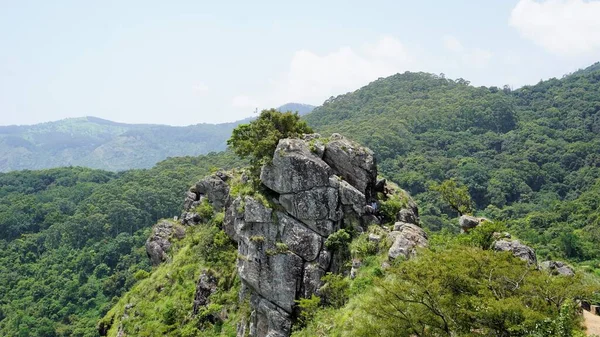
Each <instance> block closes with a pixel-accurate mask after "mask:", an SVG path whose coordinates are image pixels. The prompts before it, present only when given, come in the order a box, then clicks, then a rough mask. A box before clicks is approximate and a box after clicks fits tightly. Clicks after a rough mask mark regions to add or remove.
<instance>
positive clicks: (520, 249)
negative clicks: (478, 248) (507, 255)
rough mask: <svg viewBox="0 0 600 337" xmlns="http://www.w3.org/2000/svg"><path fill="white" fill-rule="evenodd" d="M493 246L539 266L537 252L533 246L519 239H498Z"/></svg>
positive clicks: (496, 249) (499, 250) (497, 249)
mask: <svg viewBox="0 0 600 337" xmlns="http://www.w3.org/2000/svg"><path fill="white" fill-rule="evenodd" d="M493 248H494V250H495V251H498V252H511V253H512V254H513V255H514V256H515V257H518V258H520V259H521V260H523V261H525V262H527V264H529V265H532V266H536V267H537V257H536V256H535V252H534V251H533V249H531V247H529V246H526V245H524V244H522V243H521V242H520V241H519V240H515V241H508V240H498V241H496V242H494V246H493Z"/></svg>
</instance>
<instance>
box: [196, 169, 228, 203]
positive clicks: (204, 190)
mask: <svg viewBox="0 0 600 337" xmlns="http://www.w3.org/2000/svg"><path fill="white" fill-rule="evenodd" d="M226 177H227V176H226V175H223V174H222V173H221V174H214V175H212V176H209V177H206V178H204V179H202V180H200V181H199V182H197V183H196V186H194V187H192V189H191V190H190V192H191V193H195V194H197V195H199V197H198V198H197V199H196V200H199V199H200V198H201V197H202V196H205V197H207V198H208V201H210V203H211V204H212V205H213V207H214V209H215V210H220V209H221V208H223V207H224V206H225V204H227V198H228V197H229V185H227V183H226V182H225V180H226ZM224 179H225V180H224Z"/></svg>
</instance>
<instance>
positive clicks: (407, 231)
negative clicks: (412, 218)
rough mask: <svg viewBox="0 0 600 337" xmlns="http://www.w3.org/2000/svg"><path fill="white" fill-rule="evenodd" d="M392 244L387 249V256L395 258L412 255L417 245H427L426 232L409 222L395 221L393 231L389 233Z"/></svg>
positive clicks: (391, 258)
mask: <svg viewBox="0 0 600 337" xmlns="http://www.w3.org/2000/svg"><path fill="white" fill-rule="evenodd" d="M389 237H390V239H392V240H393V244H392V246H391V247H390V250H389V251H388V258H389V259H390V260H395V259H396V258H398V257H399V256H402V257H404V258H406V259H408V258H410V257H412V256H413V255H414V254H415V252H416V249H417V248H419V247H427V245H428V239H427V233H425V231H424V230H423V229H421V227H418V226H417V225H413V224H410V223H398V222H397V223H396V224H395V225H394V231H392V232H390V234H389Z"/></svg>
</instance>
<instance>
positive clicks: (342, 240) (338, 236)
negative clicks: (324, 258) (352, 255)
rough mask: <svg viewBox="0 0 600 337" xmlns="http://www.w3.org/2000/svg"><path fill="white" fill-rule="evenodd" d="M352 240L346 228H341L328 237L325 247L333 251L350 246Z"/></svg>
mask: <svg viewBox="0 0 600 337" xmlns="http://www.w3.org/2000/svg"><path fill="white" fill-rule="evenodd" d="M350 240H351V237H350V234H348V232H347V231H346V230H345V229H340V230H338V231H336V232H335V233H332V234H330V235H329V236H328V237H327V239H326V240H325V247H327V249H330V250H333V251H339V250H342V249H345V248H346V247H348V244H350Z"/></svg>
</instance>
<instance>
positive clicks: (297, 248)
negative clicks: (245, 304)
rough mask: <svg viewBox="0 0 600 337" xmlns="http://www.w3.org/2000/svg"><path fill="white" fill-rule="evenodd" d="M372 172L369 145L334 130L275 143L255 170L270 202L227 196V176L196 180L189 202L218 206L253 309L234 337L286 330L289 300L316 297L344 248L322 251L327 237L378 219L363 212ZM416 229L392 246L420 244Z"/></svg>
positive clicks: (371, 185) (290, 311)
mask: <svg viewBox="0 0 600 337" xmlns="http://www.w3.org/2000/svg"><path fill="white" fill-rule="evenodd" d="M376 177H377V167H376V165H375V159H374V157H373V153H372V152H371V150H369V149H367V148H364V147H361V146H360V145H358V144H356V143H354V142H351V141H349V140H347V139H345V138H343V137H341V136H339V135H337V136H336V135H334V136H333V137H332V138H331V140H330V141H326V139H324V138H321V137H320V136H319V135H306V136H305V137H304V139H282V140H280V142H279V144H278V145H277V148H276V150H275V153H274V155H273V160H272V162H271V163H270V164H268V165H265V166H263V167H262V170H261V175H260V179H261V183H262V184H263V186H264V187H266V188H268V189H269V190H271V191H273V192H275V193H274V194H277V195H269V199H268V200H270V203H269V204H263V203H262V202H259V201H258V200H259V199H260V200H264V199H263V198H256V199H255V198H254V197H250V196H239V195H229V193H230V189H229V187H228V186H227V183H226V180H227V179H222V178H221V177H219V176H212V177H208V178H206V179H204V180H202V181H201V182H199V183H198V184H196V185H195V187H194V188H193V189H192V190H191V191H190V193H188V194H187V196H186V205H190V207H191V205H193V204H194V203H198V202H200V201H201V200H202V198H208V199H209V201H210V202H211V203H212V204H213V205H214V206H215V207H219V206H220V205H224V206H225V218H224V220H223V230H224V231H225V233H227V235H229V237H231V238H232V239H233V240H235V241H236V242H237V243H238V261H237V272H238V275H239V277H240V279H241V280H242V289H244V290H243V294H246V293H249V294H250V295H251V308H252V314H251V316H250V319H249V321H248V324H247V325H244V326H239V327H238V332H239V334H240V336H241V334H246V333H247V334H249V336H253V337H265V336H272V337H275V336H289V335H290V333H291V326H292V321H293V320H294V316H295V315H296V314H297V313H295V312H294V307H295V304H296V300H298V299H300V298H302V297H304V298H307V297H310V296H311V295H313V294H318V291H319V289H320V287H321V286H322V284H321V283H322V282H321V278H322V277H323V275H325V274H326V273H327V272H336V271H338V269H339V268H341V266H343V264H344V263H345V261H346V260H345V258H344V256H345V255H343V254H344V253H343V252H334V251H329V250H327V248H326V247H325V240H326V239H327V237H328V236H329V235H330V234H332V233H334V232H335V231H337V230H338V229H340V228H342V227H343V228H353V229H355V230H356V231H357V232H362V231H363V230H364V228H366V226H367V225H369V224H374V223H379V220H378V218H377V212H376V210H375V209H373V210H372V211H371V212H370V213H368V212H365V209H367V207H368V206H367V202H371V201H373V200H370V199H369V198H370V197H372V196H373V195H374V189H375V183H376ZM271 191H269V193H271ZM415 208H416V206H415ZM410 211H411V212H412V210H410ZM417 212H418V211H417ZM411 214H413V213H411ZM417 216H418V213H414V214H413V218H417ZM415 227H416V226H415ZM416 228H418V227H416ZM419 230H420V229H419ZM415 231H416V230H413V231H411V230H409V229H401V231H400V232H399V234H400V235H402V236H403V238H404V240H407V241H411V240H416V241H414V242H412V241H411V242H412V243H405V244H402V245H401V244H400V243H398V245H401V246H399V247H398V248H397V249H398V250H401V249H405V250H406V251H407V252H408V253H407V254H411V251H412V249H413V247H416V246H419V245H421V246H422V245H423V244H426V243H423V242H426V237H425V236H424V233H421V232H422V230H421V232H419V233H418V234H419V235H421V237H419V238H418V239H416V237H415V235H417V234H414V233H415ZM371 240H373V241H379V240H382V238H381V237H378V236H373V237H372V238H371ZM423 240H425V241H423ZM409 246H410V247H409ZM356 268H358V267H356ZM356 268H355V272H356ZM204 288H207V289H209V288H210V286H206V287H205V286H202V289H204ZM201 293H203V294H204V293H208V290H202V291H201ZM240 296H241V295H240ZM199 298H200V299H201V298H202V296H200V297H199ZM200 302H202V301H201V300H200V301H199V303H200Z"/></svg>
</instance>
